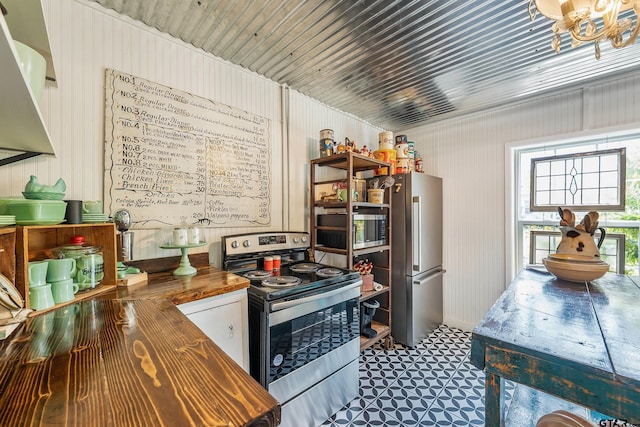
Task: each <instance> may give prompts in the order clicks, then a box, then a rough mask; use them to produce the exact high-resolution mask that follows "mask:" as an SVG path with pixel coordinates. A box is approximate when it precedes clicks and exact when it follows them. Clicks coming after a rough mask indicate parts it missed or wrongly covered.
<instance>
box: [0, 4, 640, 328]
mask: <svg viewBox="0 0 640 427" xmlns="http://www.w3.org/2000/svg"><path fill="white" fill-rule="evenodd" d="M43 4H44V7H45V15H46V18H47V22H48V28H49V34H50V39H51V47H52V50H53V55H54V60H55V64H56V71H57V75H58V78H59V81H58V88H50V87H47V88H46V89H45V94H44V96H43V99H42V101H41V109H42V112H43V116H44V118H45V122H46V125H47V127H48V129H49V132H50V134H51V137H52V140H53V144H54V147H55V149H56V152H57V153H58V155H57V156H56V157H55V158H54V157H51V156H39V157H36V158H33V159H29V160H25V161H21V162H18V163H15V164H12V165H9V166H4V167H2V168H0V195H1V196H15V195H20V192H21V191H22V189H23V188H24V185H25V183H26V182H27V180H28V179H29V175H36V176H38V178H39V179H40V181H41V182H43V183H53V182H55V180H57V179H58V178H59V177H62V178H64V179H65V181H66V182H67V184H68V190H67V197H68V198H75V199H85V200H86V199H102V198H103V173H104V171H103V156H104V150H103V145H104V135H103V132H104V72H105V69H106V68H114V69H117V70H120V71H124V72H127V73H131V74H134V75H138V76H140V77H142V78H145V79H148V80H152V81H155V82H158V83H161V84H164V85H167V86H171V87H174V88H177V89H180V90H184V91H187V92H190V93H193V94H195V95H198V96H202V97H206V98H209V99H212V100H214V101H217V102H221V103H225V104H228V105H231V106H233V107H236V108H240V109H243V110H246V111H250V112H251V113H254V114H259V115H261V116H264V117H267V118H268V119H270V120H271V143H272V171H273V174H272V177H271V178H272V195H273V200H272V224H271V226H270V227H268V228H263V229H261V228H258V227H251V228H246V227H245V228H212V229H207V231H206V237H207V240H208V241H209V242H211V250H210V253H211V255H212V257H211V258H212V261H213V262H214V263H216V264H217V261H218V260H219V256H220V248H219V242H220V236H222V235H227V234H233V233H238V232H245V231H262V230H266V229H269V230H277V229H282V228H284V229H290V230H308V229H309V203H310V200H309V161H310V159H311V158H314V157H317V156H318V140H319V131H320V130H321V129H324V128H331V129H334V131H335V134H336V137H337V139H339V140H343V139H344V138H345V137H349V138H350V139H353V140H355V141H356V143H357V144H358V146H361V145H362V144H367V145H368V146H370V147H372V148H375V147H376V145H377V134H378V132H379V131H380V130H381V129H378V128H376V127H375V126H372V125H370V124H367V123H365V122H363V121H361V120H359V119H357V118H355V117H352V116H350V115H348V114H344V113H342V112H339V111H336V110H334V109H332V108H329V107H327V106H325V105H323V104H321V103H319V102H317V101H315V100H313V99H310V98H308V97H306V96H304V95H301V94H300V93H297V92H295V91H288V90H285V91H284V93H285V97H286V98H287V99H288V103H289V109H290V118H289V120H288V121H286V117H285V116H283V114H282V109H281V106H282V102H281V101H282V99H283V89H282V88H281V87H280V86H279V85H277V84H276V83H274V82H272V81H270V80H267V79H265V78H263V77H260V76H258V75H256V74H254V73H251V72H249V71H247V70H244V69H242V68H239V67H237V66H233V65H231V64H229V63H227V62H225V61H222V60H220V59H218V58H215V57H213V56H211V55H209V54H206V53H204V52H203V51H201V50H199V49H195V48H194V47H192V46H191V45H187V44H185V43H183V42H181V41H179V40H176V39H174V38H172V37H170V36H168V35H165V34H160V33H159V32H157V31H156V30H154V29H150V28H148V27H145V26H143V25H141V24H138V23H136V22H133V21H132V20H130V19H129V18H126V17H121V16H119V15H117V14H115V13H113V12H111V11H108V10H106V9H103V8H101V7H100V6H99V5H97V4H95V3H91V4H88V3H87V2H85V1H84V0H75V1H74V0H56V1H45V2H43ZM639 95H640V76H635V77H633V76H632V77H627V78H624V79H623V78H621V79H620V80H618V81H613V82H609V83H602V84H596V85H592V86H591V87H587V88H583V89H579V90H573V91H571V92H567V93H563V94H557V95H553V96H548V97H543V98H540V99H536V100H534V101H531V102H526V103H525V102H523V103H520V104H516V105H511V106H507V107H503V108H497V109H493V110H491V111H486V112H482V113H477V114H472V115H468V116H466V117H463V118H458V119H450V120H446V121H442V122H437V123H434V124H432V125H428V126H423V127H419V128H414V129H408V130H405V131H403V132H401V133H405V134H407V135H408V136H409V139H410V140H413V141H415V143H416V149H417V150H419V151H421V152H422V153H423V155H424V159H425V168H426V170H427V172H428V173H431V174H433V175H437V176H440V177H442V178H443V181H444V191H445V198H444V200H445V202H444V206H443V209H444V218H445V220H444V236H445V243H444V245H445V247H444V254H445V255H444V264H445V268H446V269H447V274H446V275H445V301H444V314H445V321H446V322H447V323H448V324H450V325H452V326H458V327H462V328H464V329H471V328H473V326H474V325H475V324H476V323H477V321H478V320H479V319H480V318H481V317H482V316H483V315H484V313H485V312H486V311H487V310H488V308H489V307H490V306H491V305H492V304H493V302H494V301H495V299H496V298H497V297H498V296H499V295H500V293H501V292H502V291H503V290H504V288H505V286H506V284H507V283H508V282H509V281H510V280H511V277H508V276H509V274H508V273H506V272H507V271H509V269H510V266H509V265H508V260H509V259H510V254H509V253H508V251H509V246H508V244H507V242H508V241H509V240H510V239H511V237H512V236H510V233H511V231H510V230H509V229H508V228H507V227H506V226H505V222H507V219H509V218H507V215H508V214H506V213H505V212H508V211H509V209H508V206H506V202H505V200H507V199H506V192H507V191H508V190H509V189H510V187H511V183H510V182H509V181H508V180H509V179H510V177H509V176H508V175H507V168H506V167H505V165H507V164H508V162H507V159H506V156H507V155H508V154H509V147H511V146H513V145H518V144H529V143H531V142H532V141H534V142H541V141H554V140H557V139H564V138H568V137H571V136H572V135H576V134H580V133H584V132H587V131H588V132H592V133H597V132H598V131H600V130H602V132H606V130H607V129H609V128H611V127H622V126H627V127H629V126H638V124H639V122H640V106H637V105H636V104H635V103H634V99H637V98H638V96H639ZM283 130H284V131H283ZM134 231H135V232H136V238H135V250H134V257H135V258H137V259H143V258H155V257H162V256H169V255H177V253H172V252H168V251H163V250H161V249H159V248H158V244H159V242H158V238H159V237H158V234H159V233H158V232H156V231H147V230H134ZM203 250H206V249H203ZM194 251H198V250H194Z"/></svg>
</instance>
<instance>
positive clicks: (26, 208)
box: [7, 199, 67, 225]
mask: <svg viewBox="0 0 640 427" xmlns="http://www.w3.org/2000/svg"><path fill="white" fill-rule="evenodd" d="M66 208H67V203H66V202H63V201H61V200H29V199H24V200H14V201H12V202H9V204H8V205H7V209H8V210H9V214H10V215H15V217H16V224H18V225H49V224H60V223H61V222H63V221H64V214H65V210H66Z"/></svg>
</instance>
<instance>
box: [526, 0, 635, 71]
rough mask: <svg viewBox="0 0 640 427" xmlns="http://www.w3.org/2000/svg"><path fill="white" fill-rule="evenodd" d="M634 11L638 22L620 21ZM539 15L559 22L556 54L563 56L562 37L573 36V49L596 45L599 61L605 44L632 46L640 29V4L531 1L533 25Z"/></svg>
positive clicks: (606, 0) (603, 0) (555, 28)
mask: <svg viewBox="0 0 640 427" xmlns="http://www.w3.org/2000/svg"><path fill="white" fill-rule="evenodd" d="M534 6H535V7H534ZM630 9H633V12H634V13H635V19H631V18H624V19H618V16H619V14H621V13H623V12H625V11H628V10H630ZM537 12H540V13H541V14H542V15H544V16H546V17H547V18H549V19H551V20H554V21H555V22H554V23H553V26H552V27H551V29H552V30H553V33H554V35H553V38H552V39H551V47H552V48H553V49H554V50H555V51H556V53H558V52H560V43H561V42H562V37H561V34H562V33H569V36H570V37H571V46H572V47H577V46H579V45H580V44H582V43H583V42H595V50H596V59H600V42H601V41H603V40H607V39H608V40H610V41H611V45H612V46H613V47H615V48H622V47H625V46H629V45H630V44H632V43H633V42H634V41H635V39H636V36H637V35H638V31H639V29H640V26H639V25H638V16H639V15H640V0H529V16H530V17H531V20H532V21H533V20H534V19H535V17H536V13H537ZM634 20H635V26H634V22H633V21H634ZM626 33H628V34H627V37H626V39H625V37H624V36H625V34H626Z"/></svg>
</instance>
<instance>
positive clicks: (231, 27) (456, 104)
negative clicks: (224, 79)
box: [90, 0, 640, 130]
mask: <svg viewBox="0 0 640 427" xmlns="http://www.w3.org/2000/svg"><path fill="white" fill-rule="evenodd" d="M90 1H95V2H97V3H99V4H101V5H102V6H104V7H106V8H110V9H113V10H115V11H117V12H119V13H121V14H124V15H128V16H129V17H131V18H133V19H135V20H139V21H141V22H144V23H145V24H147V25H148V26H150V27H154V28H157V29H159V30H160V31H163V32H166V33H168V34H171V35H172V36H174V37H177V38H180V39H182V40H184V41H186V42H188V43H191V44H193V45H194V46H196V47H199V48H202V49H203V50H205V51H207V52H211V53H212V54H213V55H215V56H217V57H219V58H223V59H225V60H227V61H229V62H232V63H234V64H237V65H240V66H242V67H245V68H247V69H249V70H252V71H255V72H256V73H259V74H261V75H264V76H265V77H268V78H269V79H271V80H274V81H276V82H278V83H282V84H286V85H288V86H290V87H291V88H293V89H295V90H297V91H299V92H301V93H304V94H306V95H308V96H310V97H312V98H315V99H318V100H320V101H322V102H324V103H326V104H328V105H330V106H333V107H335V108H338V109H340V110H342V111H345V112H348V113H351V114H354V115H356V116H358V117H360V118H362V119H365V120H367V121H368V122H370V123H372V124H374V125H377V126H380V127H382V128H384V129H388V130H402V129H408V128H411V127H414V126H417V125H420V124H425V123H428V122H432V121H435V120H439V119H442V118H447V117H451V116H454V115H459V114H463V113H467V112H470V111H475V110H478V109H482V108H487V107H491V106H495V105H500V104H504V103H507V102H511V101H514V100H517V99H520V98H523V97H527V96H533V95H536V94H541V93H543V92H547V91H550V90H557V89H559V88H563V87H568V86H571V87H577V86H579V85H584V84H585V83H587V82H589V81H591V80H594V79H601V78H606V77H609V76H610V75H612V74H620V73H624V72H629V71H631V70H633V69H635V66H637V64H638V62H639V61H640V50H639V49H640V46H637V45H634V46H632V47H629V48H625V49H620V50H616V49H613V48H611V47H610V45H609V44H603V45H602V59H600V60H599V61H597V60H596V59H595V58H594V50H593V46H592V45H591V44H590V45H585V46H582V47H580V48H577V49H572V48H571V47H570V46H569V41H568V40H567V39H566V38H565V39H564V41H563V45H562V52H561V53H560V54H559V55H556V54H555V52H554V51H553V50H552V49H551V48H550V40H551V36H552V32H551V22H550V21H549V20H548V19H546V18H544V17H543V16H540V15H539V16H538V17H537V18H536V20H535V21H533V22H531V21H530V19H529V14H528V9H527V5H528V0H500V1H495V0H494V1H491V0H431V1H428V0H396V1H370V0H360V1H338V0H330V1H326V0H324V1H322V0H307V1H305V0H90Z"/></svg>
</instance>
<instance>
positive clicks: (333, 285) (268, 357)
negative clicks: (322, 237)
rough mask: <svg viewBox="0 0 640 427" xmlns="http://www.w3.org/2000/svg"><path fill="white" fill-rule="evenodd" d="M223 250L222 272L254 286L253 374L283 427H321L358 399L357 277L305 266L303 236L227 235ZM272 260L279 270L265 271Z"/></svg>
mask: <svg viewBox="0 0 640 427" xmlns="http://www.w3.org/2000/svg"><path fill="white" fill-rule="evenodd" d="M222 247H223V267H224V268H225V269H226V270H229V271H231V272H234V273H236V274H240V275H243V276H245V277H247V278H248V279H249V280H250V282H251V286H250V287H249V289H248V295H249V366H250V372H251V375H252V376H253V377H254V378H255V379H256V380H257V381H259V382H260V384H262V385H263V386H264V387H265V388H266V389H267V390H268V391H269V393H271V394H272V395H273V396H274V397H275V398H276V399H278V401H279V402H280V404H281V405H282V424H281V425H282V426H296V427H299V426H315V425H320V424H321V423H322V422H324V421H325V420H327V419H328V418H329V417H330V416H331V415H333V414H334V413H335V412H337V411H338V410H339V409H340V408H342V407H343V406H344V405H345V404H346V403H348V402H349V401H351V400H353V399H354V398H356V397H357V396H358V357H359V353H360V338H359V304H358V300H359V296H360V285H361V279H360V275H359V273H357V272H354V271H349V270H344V269H340V268H335V267H331V266H326V265H322V264H316V263H313V262H309V257H308V250H309V235H308V234H307V233H293V232H275V233H274V232H270V233H252V234H243V235H234V236H226V237H223V239H222ZM274 257H276V259H277V257H280V266H279V268H278V269H272V270H269V271H266V270H264V259H265V258H267V259H269V258H274ZM269 264H271V261H269ZM276 265H277V262H276Z"/></svg>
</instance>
